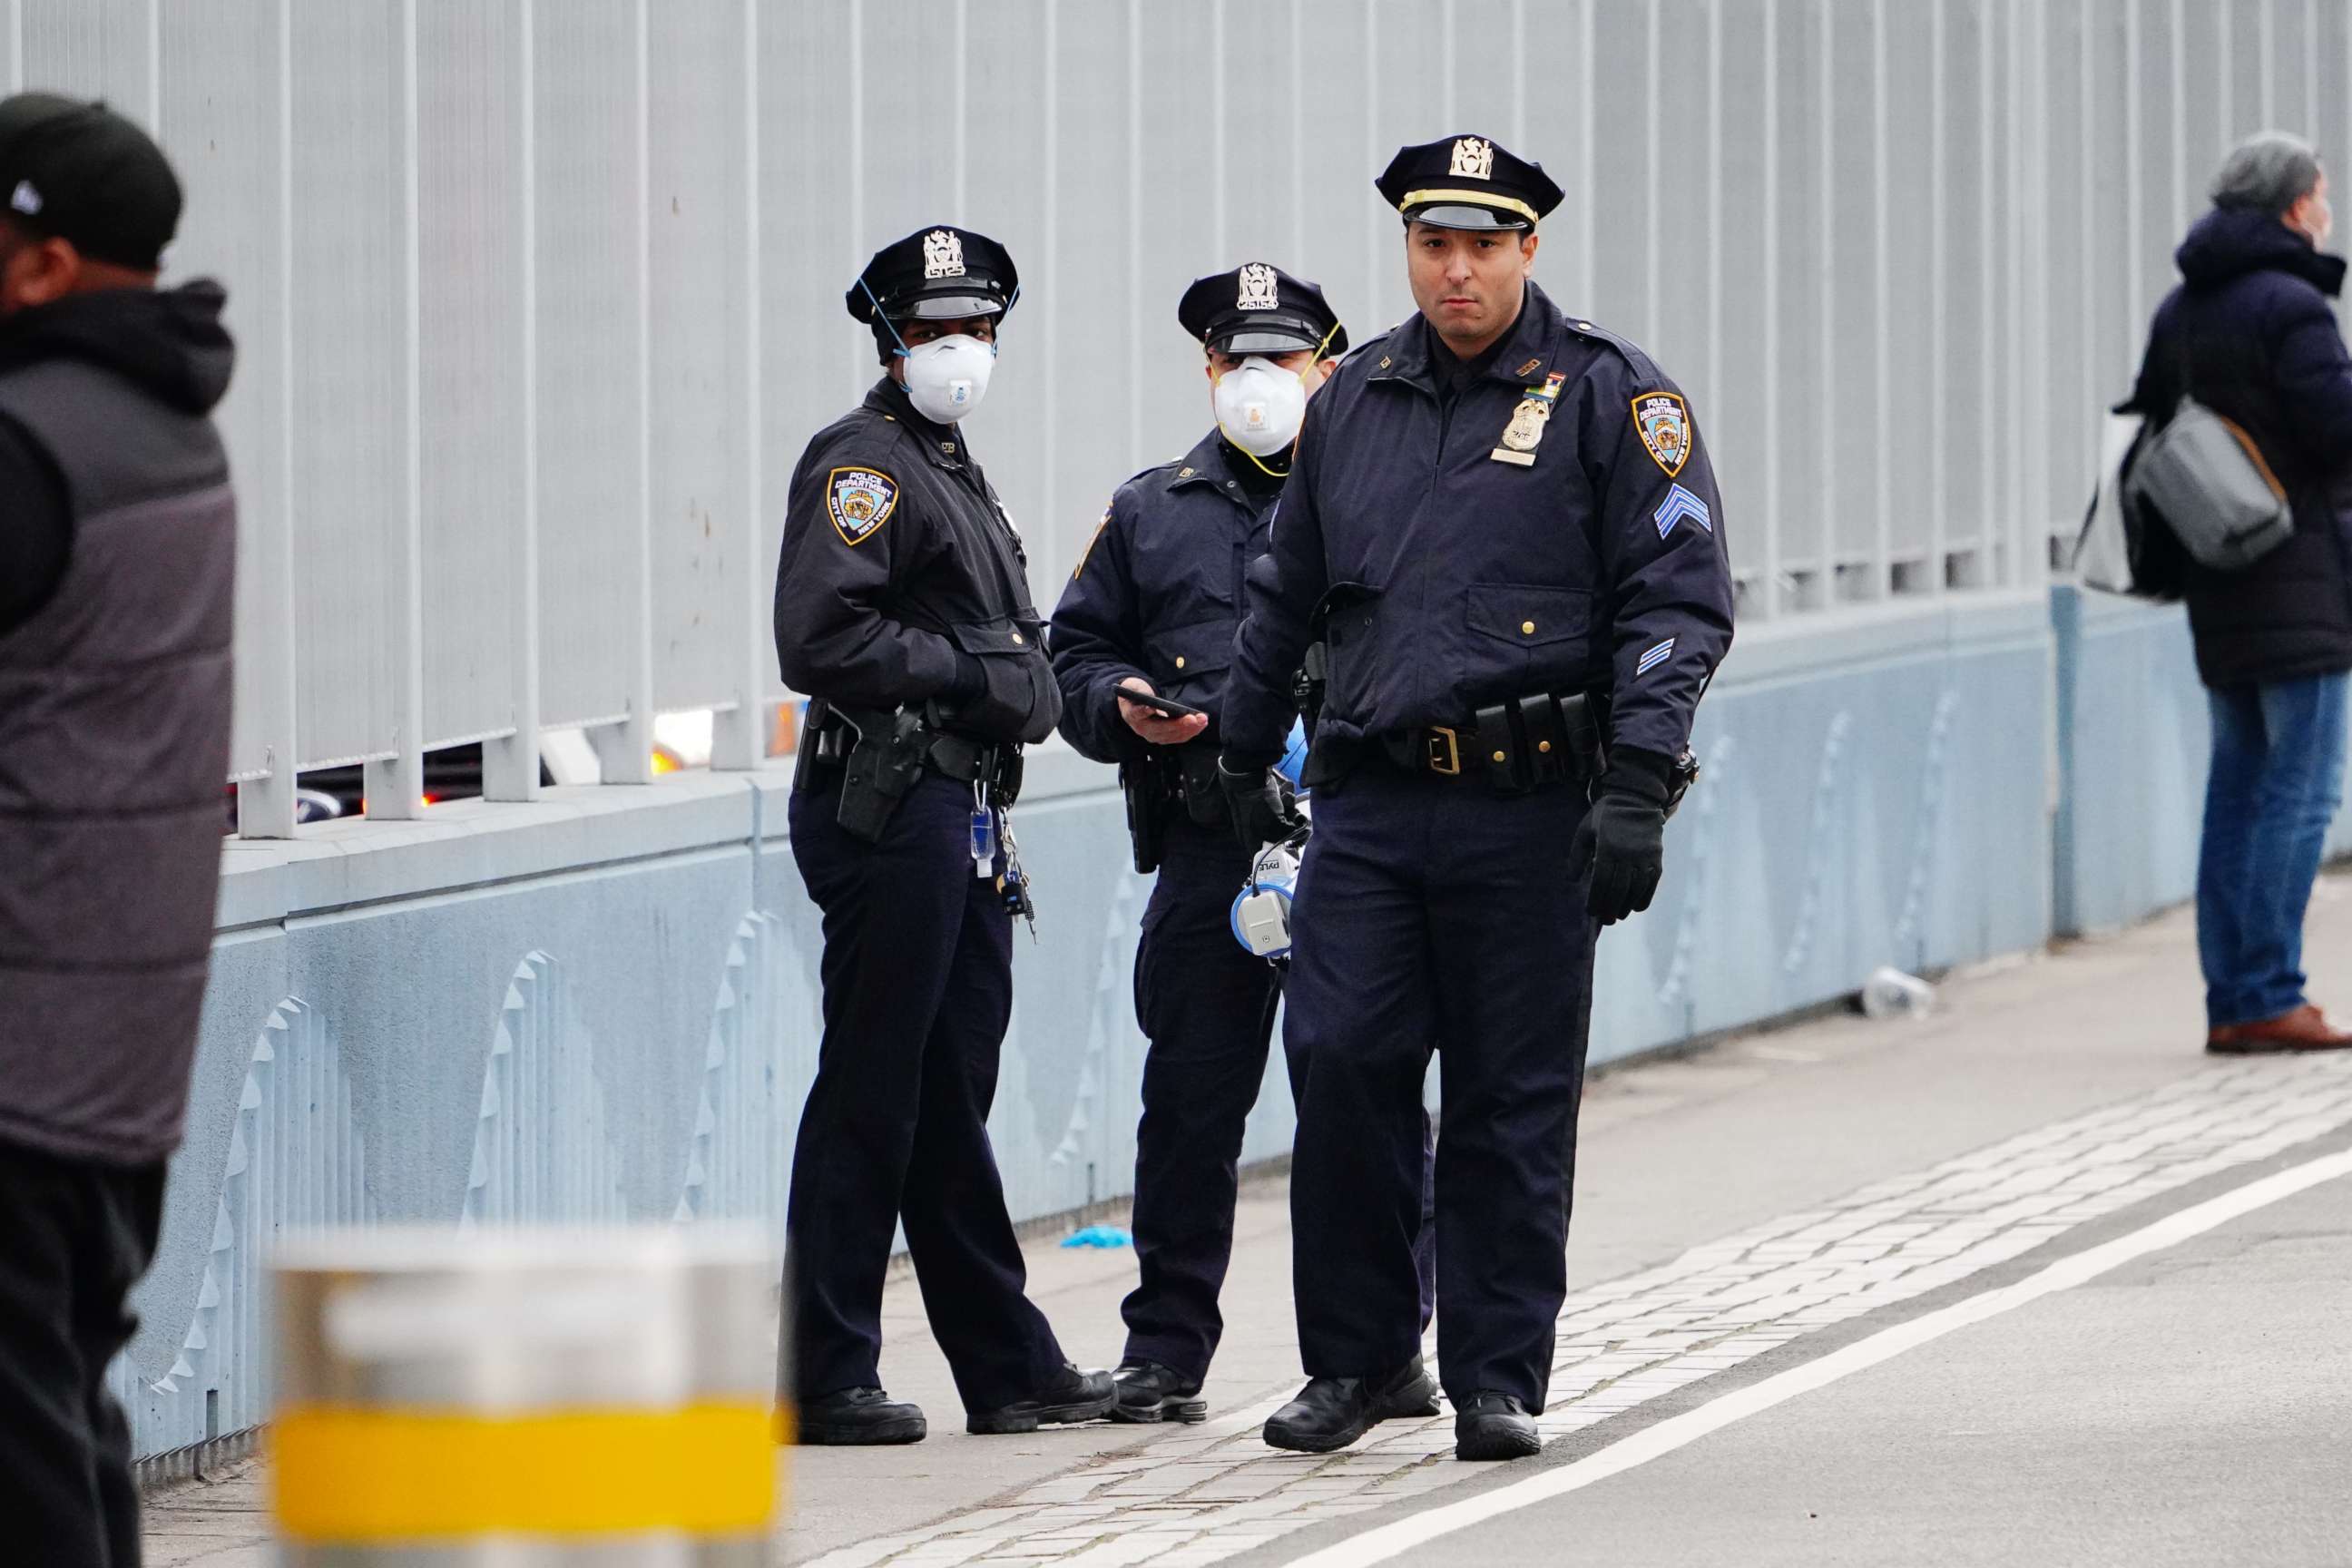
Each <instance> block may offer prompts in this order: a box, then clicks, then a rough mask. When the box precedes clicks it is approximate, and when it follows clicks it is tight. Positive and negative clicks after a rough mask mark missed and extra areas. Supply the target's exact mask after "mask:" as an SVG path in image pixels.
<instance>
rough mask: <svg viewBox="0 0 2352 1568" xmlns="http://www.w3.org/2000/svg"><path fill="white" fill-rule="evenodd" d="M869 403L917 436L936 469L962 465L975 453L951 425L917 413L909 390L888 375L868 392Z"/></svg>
mask: <svg viewBox="0 0 2352 1568" xmlns="http://www.w3.org/2000/svg"><path fill="white" fill-rule="evenodd" d="M866 407H868V408H871V409H872V410H874V412H876V413H877V414H881V415H886V416H888V417H890V418H892V419H895V420H897V421H898V423H899V424H901V425H904V426H906V427H907V428H908V430H910V431H912V432H913V433H914V436H915V444H916V445H917V446H919V447H921V448H922V449H923V456H925V457H927V458H929V459H930V460H931V464H932V466H933V467H934V468H962V467H963V466H964V464H965V462H966V460H967V459H969V458H971V453H970V452H969V451H967V450H966V449H965V447H964V440H963V436H962V434H961V432H959V431H958V430H956V429H955V428H954V427H953V426H947V425H934V424H932V423H931V422H930V421H929V420H928V419H926V418H924V417H923V416H921V415H920V414H918V413H916V412H915V403H914V399H912V398H910V397H908V395H907V389H906V388H905V387H903V386H901V385H899V384H898V383H897V382H895V381H893V380H891V379H890V378H889V377H888V376H887V375H886V376H884V377H883V378H882V379H881V380H879V381H877V382H876V383H875V384H874V386H873V389H872V390H871V391H869V392H867V393H866Z"/></svg>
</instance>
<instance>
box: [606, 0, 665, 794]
mask: <svg viewBox="0 0 2352 1568" xmlns="http://www.w3.org/2000/svg"><path fill="white" fill-rule="evenodd" d="M636 22H637V170H636V191H637V233H636V253H637V310H636V323H635V325H636V349H637V551H636V568H637V571H636V593H635V595H633V598H632V603H631V605H630V608H631V612H632V613H631V616H630V620H631V625H630V626H629V630H628V636H629V639H630V645H629V680H628V695H629V711H628V716H627V717H626V718H625V719H623V720H622V721H621V722H620V723H619V724H618V725H616V726H614V733H613V734H611V735H608V736H599V737H597V742H598V744H597V754H598V756H599V757H600V758H602V759H603V762H604V782H605V783H606V784H651V783H652V782H653V778H654V388H653V374H654V373H653V356H654V338H653V333H654V326H653V318H654V301H653V288H654V279H653V243H654V241H653V235H654V229H653V224H654V214H653V203H654V195H653V87H652V83H651V81H650V80H649V72H650V70H651V62H650V58H649V56H650V51H651V48H652V40H651V39H650V37H648V36H647V31H646V0H637V10H636Z"/></svg>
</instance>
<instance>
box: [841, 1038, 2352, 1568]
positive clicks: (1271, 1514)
mask: <svg viewBox="0 0 2352 1568" xmlns="http://www.w3.org/2000/svg"><path fill="white" fill-rule="evenodd" d="M2347 1123H2352V1055H2345V1056H2337V1055H2334V1054H2329V1055H2326V1056H2314V1057H2310V1058H2304V1059H2301V1060H2285V1059H2271V1058H2257V1059H2254V1060H2250V1061H2245V1062H2240V1063H2233V1064H2231V1065H2229V1066H2226V1067H2223V1066H2219V1065H2215V1066H2210V1067H2208V1068H2205V1069H2203V1070H2200V1071H2198V1072H2193V1073H2190V1074H2189V1075H2187V1076H2186V1077H2183V1078H2181V1079H2176V1080H2175V1081H2173V1082H2171V1083H2169V1084H2167V1085H2165V1086H2164V1087H2162V1088H2161V1089H2157V1090H2155V1091H2153V1092H2151V1093H2148V1094H2145V1095H2142V1096H2140V1097H2138V1098H2137V1099H2134V1100H2125V1101H2122V1102H2120V1103H2117V1104H2115V1105H2109V1106H2105V1107H2103V1108H2101V1109H2099V1110H2093V1111H2089V1112H2087V1113H2085V1114H2084V1115H2080V1116H2075V1117H2070V1118H2068V1119H2066V1120H2065V1121H2058V1122H2054V1123H2051V1124H2049V1125H2046V1126H2042V1127H2039V1128H2035V1129H2032V1130H2031V1131H2026V1132H2021V1133H2019V1134H2018V1135H2016V1136H2015V1137H2012V1138H2008V1139H2004V1140H2002V1141H2001V1142H1998V1143H1994V1144H1991V1145H1989V1146H1987V1147H1985V1148H1981V1149H1978V1150H1976V1151H1974V1152H1970V1153H1967V1154H1963V1155H1960V1156H1958V1158H1955V1159H1950V1160H1946V1161H1944V1162H1942V1163H1938V1164H1936V1165H1933V1166H1930V1167H1927V1168H1926V1169H1923V1170H1916V1171H1912V1172H1908V1173H1905V1174H1902V1175H1899V1176H1895V1177H1892V1178H1889V1179H1887V1180H1885V1181H1881V1182H1874V1183H1872V1184H1870V1185H1868V1186H1866V1187H1864V1188H1862V1189H1860V1190H1859V1191H1856V1192H1853V1193H1848V1194H1845V1195H1844V1196H1843V1197H1841V1198H1837V1199H1834V1200H1832V1201H1831V1202H1829V1203H1826V1204H1823V1205H1821V1206H1820V1207H1818V1208H1815V1209H1812V1210H1809V1211H1807V1212H1804V1213H1801V1214H1790V1215H1781V1216H1780V1218H1778V1219H1776V1220H1773V1221H1771V1222H1770V1223H1769V1224H1766V1225H1762V1226H1756V1227H1754V1228H1752V1229H1749V1230H1745V1231H1742V1232H1740V1233H1739V1234H1738V1235H1736V1236H1730V1237H1723V1238H1721V1239H1719V1240H1717V1241H1712V1242H1709V1243H1707V1244H1706V1245H1705V1246H1701V1247H1693V1248H1691V1249H1690V1250H1689V1251H1687V1252H1685V1253H1684V1254H1683V1255H1682V1256H1680V1257H1679V1258H1675V1259H1674V1260H1673V1261H1671V1262H1668V1263H1666V1264H1664V1265H1662V1266H1660V1267H1658V1268H1651V1269H1646V1270H1643V1272H1641V1273H1638V1274H1633V1275H1629V1276H1625V1277H1622V1278H1620V1279H1611V1280H1605V1281H1602V1282H1601V1283H1598V1284H1595V1285H1591V1286H1589V1287H1587V1288H1585V1289H1581V1290H1579V1291H1577V1292H1575V1293H1573V1294H1571V1295H1570V1297H1569V1299H1568V1300H1567V1301H1566V1302H1565V1303H1563V1305H1562V1308H1561V1311H1560V1317H1559V1341H1558V1345H1557V1350H1556V1353H1555V1358H1554V1362H1553V1372H1552V1384H1551V1388H1550V1390H1549V1408H1548V1409H1547V1410H1546V1412H1545V1413H1544V1414H1543V1415H1540V1416H1538V1417H1537V1420H1536V1426H1537V1429H1538V1433H1539V1434H1540V1435H1541V1436H1543V1438H1544V1439H1545V1440H1546V1441H1547V1442H1549V1441H1554V1440H1557V1439H1559V1438H1561V1437H1564V1436H1568V1435H1569V1434H1570V1433H1572V1432H1579V1431H1582V1430H1584V1429H1586V1428H1588V1427H1591V1426H1599V1425H1600V1424H1601V1423H1602V1422H1604V1421H1608V1420H1611V1419H1613V1418H1614V1417H1616V1416H1617V1415H1622V1413H1624V1412H1625V1411H1627V1410H1631V1409H1633V1408H1636V1407H1637V1406H1639V1405H1643V1404H1645V1403H1647V1402H1648V1401H1650V1400H1652V1399H1655V1398H1657V1397H1658V1396H1660V1395H1661V1394H1666V1393H1669V1392H1671V1391H1673V1390H1675V1389H1677V1388H1682V1387H1685V1386H1687V1385H1689V1384H1694V1383H1697V1382H1699V1381H1701V1380H1703V1379H1706V1378H1709V1377H1713V1376H1715V1375H1716V1374H1717V1373H1724V1372H1727V1371H1729V1370H1731V1369H1732V1368H1734V1367H1737V1366H1739V1365H1741V1364H1743V1363H1746V1362H1748V1361H1749V1360H1751V1359H1753V1358H1754V1357H1756V1356H1759V1355H1763V1354H1765V1353H1768V1352H1770V1351H1772V1350H1775V1349H1777V1348H1778V1347H1780V1346H1781V1345H1784V1344H1786V1343H1788V1342H1790V1341H1792V1340H1796V1339H1799V1338H1801V1337H1802V1336H1804V1335H1805V1334H1808V1333H1811V1332H1812V1331H1815V1330H1818V1329H1822V1328H1826V1327H1828V1326H1830V1325H1831V1324H1833V1323H1840V1322H1845V1321H1851V1320H1853V1319H1855V1318H1859V1317H1861V1316H1863V1315H1864V1314H1866V1313H1869V1312H1874V1311H1877V1310H1882V1309H1884V1308H1886V1307H1890V1306H1893V1305H1895V1304H1896V1303H1898V1302H1902V1301H1906V1300H1913V1299H1915V1298H1916V1297H1919V1296H1923V1295H1926V1294H1927V1292H1929V1291H1931V1290H1935V1289H1940V1288H1941V1287H1944V1286H1947V1285H1949V1284H1952V1283H1954V1282H1955V1281H1957V1280H1960V1279H1969V1278H1970V1277H1972V1276H1975V1275H1977V1274H1979V1273H1980V1272H1981V1271H1983V1270H1985V1269H1987V1268H1993V1267H1995V1266H1996V1265H1999V1264H2001V1263H2005V1262H2008V1261H2009V1260H2010V1259H2011V1258H2018V1257H2021V1256H2022V1255H2024V1254H2025V1253H2027V1252H2030V1251H2032V1249H2034V1248H2035V1247H2041V1246H2042V1245H2043V1244H2044V1243H2046V1242H2048V1241H2050V1240H2052V1239H2053V1237H2058V1236H2060V1235H2062V1234H2063V1233H2064V1232H2066V1231H2067V1230H2069V1229H2071V1228H2073V1227H2074V1226H2078V1225H2082V1224H2085V1223H2088V1222H2090V1221H2092V1220H2095V1219H2100V1218H2103V1217H2105V1216H2106V1215H2112V1214H2116V1213H2119V1212H2121V1211H2122V1210H2124V1209H2126V1208H2128V1207H2130V1206H2131V1205H2135V1204H2138V1203H2142V1202H2145V1201H2147V1200H2148V1199H2150V1198H2153V1197H2155V1196H2158V1194H2163V1193H2168V1192H2172V1191H2175V1190H2177V1189H2178V1188H2180V1187H2182V1186H2186V1185H2187V1184H2189V1183H2191V1182H2194V1181H2198V1180H2200V1179H2201V1178H2204V1177H2208V1176H2211V1175H2214V1174H2216V1173H2220V1172H2222V1171H2227V1170H2231V1169H2236V1168H2239V1167H2242V1166H2245V1165H2249V1164H2252V1163H2256V1162H2258V1161H2263V1160H2268V1159H2271V1158H2273V1157H2274V1156H2276V1155H2278V1154H2281V1153H2284V1152H2286V1151H2287V1150H2289V1149H2293V1148H2295V1147H2297V1146H2299V1145H2302V1144H2305V1143H2307V1142H2310V1141H2311V1140H2313V1139H2315V1138H2318V1137H2321V1136H2323V1135H2325V1134H2326V1133H2328V1132H2331V1131H2335V1130H2336V1129H2337V1128H2340V1127H2343V1126H2345V1125H2347ZM1285 1397H1286V1394H1281V1395H1277V1396H1276V1397H1275V1398H1274V1399H1273V1400H1271V1401H1267V1402H1265V1403H1261V1404H1257V1405H1252V1406H1250V1407H1247V1408H1244V1409H1239V1410H1234V1411H1231V1412H1228V1413H1226V1414H1224V1415H1221V1416H1219V1417H1218V1418H1217V1419H1216V1420H1214V1421H1212V1422H1210V1423H1208V1424H1207V1425H1205V1426H1194V1427H1188V1428H1183V1429H1181V1430H1180V1431H1177V1432H1171V1433H1170V1434H1168V1435H1167V1436H1162V1437H1158V1438H1155V1439H1152V1440H1150V1441H1149V1442H1148V1443H1147V1444H1145V1445H1144V1446H1143V1447H1139V1448H1138V1449H1135V1450H1132V1451H1130V1452H1127V1453H1123V1454H1119V1455H1117V1456H1115V1457H1112V1458H1108V1459H1105V1460H1102V1461H1100V1462H1097V1463H1095V1464H1092V1465H1088V1466H1086V1467H1084V1468H1079V1469H1076V1470H1071V1471H1067V1472H1065V1473H1063V1474H1061V1475H1058V1476H1055V1477H1052V1478H1051V1479H1046V1480H1044V1481H1040V1482H1036V1483H1034V1484H1033V1485H1031V1486H1029V1487H1027V1488H1025V1489H1023V1490H1022V1491H1021V1492H1020V1493H1019V1494H1018V1495H1017V1496H1015V1497H1013V1498H1012V1499H1010V1500H1007V1502H1006V1504H1005V1505H1004V1506H1003V1507H999V1508H994V1509H986V1510H980V1511H978V1512H967V1513H964V1514H959V1515H954V1516H951V1517H950V1518H947V1519H944V1520H940V1521H935V1522H933V1523H931V1524H929V1525H927V1526H924V1527H922V1528H921V1529H919V1530H916V1531H910V1532H908V1533H905V1534H898V1535H889V1536H876V1537H871V1538H869V1539H867V1540H865V1541H860V1542H856V1543H855V1544H853V1545H849V1546H845V1547H843V1548H840V1549H839V1550H837V1551H835V1552H828V1553H827V1554H825V1555H824V1557H822V1558H820V1559H819V1560H818V1561H817V1562H816V1563H814V1564H812V1565H811V1568H872V1565H874V1564H878V1563H889V1564H892V1565H894V1568H914V1565H915V1564H918V1563H919V1564H921V1565H922V1568H949V1565H950V1564H958V1563H984V1562H992V1561H1003V1560H1005V1559H1007V1558H1012V1559H1016V1560H1017V1559H1024V1558H1025V1559H1028V1560H1030V1561H1033V1562H1051V1563H1055V1564H1056V1565H1057V1568H1062V1565H1069V1568H1130V1565H1132V1564H1139V1563H1150V1564H1152V1565H1153V1568H1201V1565H1204V1564H1213V1563H1221V1562H1223V1561H1224V1560H1225V1559H1227V1558H1230V1557H1234V1556H1238V1555H1240V1554H1241V1553H1242V1552H1248V1551H1251V1550H1253V1549H1255V1548H1256V1547H1259V1546H1263V1545H1265V1544H1266V1543H1267V1542H1272V1541H1275V1540H1276V1539H1278V1538H1280V1537H1281V1536H1284V1535H1286V1534H1289V1533H1291V1532H1292V1531H1300V1530H1304V1529H1307V1527H1309V1526H1311V1525H1314V1524H1318V1523H1321V1522H1325V1521H1329V1520H1333V1519H1344V1518H1348V1517H1350V1516H1352V1515H1356V1514H1360V1513H1364V1512H1367V1511H1369V1510H1374V1509H1378V1508H1381V1507H1384V1506H1390V1505H1393V1504H1395V1503H1398V1502H1401V1501H1404V1500H1411V1499H1418V1498H1423V1497H1426V1496H1428V1495H1429V1494H1432V1493H1433V1492H1436V1491H1438V1490H1440V1489H1444V1488H1448V1487H1451V1486H1453V1485H1454V1484H1456V1483H1458V1482H1460V1481H1462V1480H1464V1479H1466V1475H1465V1470H1464V1468H1462V1467H1461V1466H1460V1465H1458V1464H1456V1463H1455V1462H1454V1458H1453V1450H1454V1418H1453V1416H1452V1415H1451V1414H1444V1415H1437V1416H1434V1417H1431V1418H1428V1419H1425V1420H1406V1421H1392V1422H1390V1423H1387V1424H1386V1425H1384V1426H1380V1427H1377V1428H1375V1429H1374V1430H1373V1432H1372V1433H1371V1434H1370V1436H1367V1437H1366V1438H1365V1439H1364V1440H1363V1441H1362V1442H1360V1443H1358V1444H1356V1445H1355V1446H1354V1447H1349V1448H1345V1449H1342V1450H1340V1451H1339V1453H1336V1454H1330V1455H1325V1456H1321V1457H1316V1456H1309V1455H1303V1454H1284V1453H1278V1452H1276V1451H1275V1450H1272V1449H1269V1448H1267V1447H1265V1446H1264V1444H1263V1443H1262V1442H1261V1441H1260V1440H1259V1437H1258V1434H1257V1427H1258V1424H1259V1423H1260V1422H1261V1421H1263V1420H1264V1419H1265V1416H1266V1415H1269V1414H1271V1413H1272V1412H1273V1410H1274V1409H1275V1408H1276V1406H1277V1405H1280V1404H1281V1403H1282V1402H1283V1399H1284V1398H1285Z"/></svg>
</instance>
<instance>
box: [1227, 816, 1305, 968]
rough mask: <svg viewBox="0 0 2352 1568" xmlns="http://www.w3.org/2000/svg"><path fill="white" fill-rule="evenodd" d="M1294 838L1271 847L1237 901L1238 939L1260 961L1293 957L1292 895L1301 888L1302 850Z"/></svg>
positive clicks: (1236, 935) (1298, 841)
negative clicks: (1300, 851) (1299, 870)
mask: <svg viewBox="0 0 2352 1568" xmlns="http://www.w3.org/2000/svg"><path fill="white" fill-rule="evenodd" d="M1301 842H1302V840H1300V839H1290V840H1286V841H1285V842H1283V843H1280V844H1276V845H1274V846H1272V847H1269V848H1267V849H1266V850H1265V853H1263V854H1262V855H1260V856H1259V857H1258V858H1257V861H1256V863H1255V865H1254V866H1253V867H1252V868H1250V879H1249V881H1248V883H1247V884H1246V885H1245V886H1244V888H1243V889H1242V890H1241V891H1240V892H1239V893H1238V894H1236V895H1234V912H1233V926H1234V941H1235V942H1240V943H1241V944H1242V947H1243V948H1244V950H1245V951H1247V952H1254V953H1255V954H1257V956H1258V957H1260V958H1267V959H1274V958H1286V957H1288V956H1289V954H1290V895H1291V889H1293V888H1295V887H1297V885H1298V850H1299V846H1300V844H1301Z"/></svg>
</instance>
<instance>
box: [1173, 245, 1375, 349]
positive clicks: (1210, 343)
mask: <svg viewBox="0 0 2352 1568" xmlns="http://www.w3.org/2000/svg"><path fill="white" fill-rule="evenodd" d="M1176 320H1177V321H1180V322H1181V323H1182V324H1183V327H1184V331H1187V332H1188V333H1190V334H1191V335H1192V337H1193V338H1195V339H1197V340H1198V341H1199V342H1201V343H1202V344H1203V345H1204V346H1206V347H1208V348H1211V349H1214V350H1217V351H1219V352H1221V353H1229V354H1287V353H1297V352H1298V351H1299V350H1300V349H1313V350H1315V351H1316V357H1317V358H1318V359H1328V358H1331V357H1333V356H1335V355H1338V354H1343V353H1347V352H1348V329H1347V328H1345V327H1343V326H1341V325H1340V324H1339V317H1338V316H1337V315H1335V314H1334V313H1333V312H1332V310H1331V307H1330V306H1329V305H1328V304H1326V303H1325V302H1324V300H1323V290H1322V289H1318V288H1317V287H1316V286H1315V285H1314V284H1312V283H1309V282H1307V281H1306V280H1305V279H1299V278H1293V277H1292V276H1291V275H1290V274H1289V273H1287V272H1285V271H1283V270H1282V268H1278V267H1275V266H1272V265H1270V264H1268V263H1266V262H1264V261H1251V262H1245V263H1244V264H1243V265H1242V266H1239V267H1236V268H1234V269H1233V270H1232V271H1231V272H1212V273H1210V274H1209V275H1208V276H1207V277H1206V278H1196V279H1193V280H1192V287H1191V288H1189V289H1185V290H1184V298H1183V299H1182V300H1180V301H1178V303H1177V306H1176Z"/></svg>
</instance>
